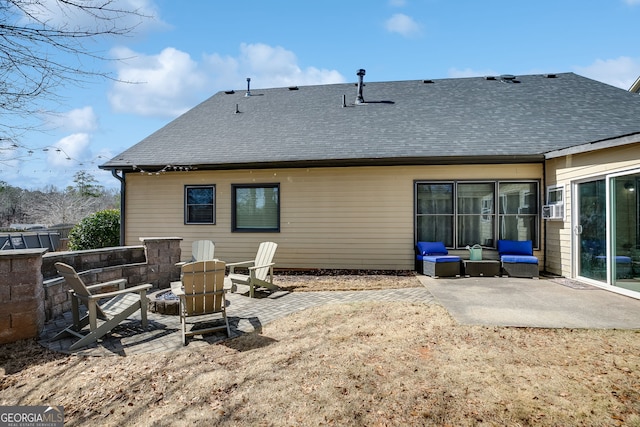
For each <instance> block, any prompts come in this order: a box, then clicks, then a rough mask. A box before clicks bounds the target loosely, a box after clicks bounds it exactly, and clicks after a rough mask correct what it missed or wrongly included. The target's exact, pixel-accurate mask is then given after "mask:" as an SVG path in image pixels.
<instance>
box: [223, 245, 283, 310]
mask: <svg viewBox="0 0 640 427" xmlns="http://www.w3.org/2000/svg"><path fill="white" fill-rule="evenodd" d="M277 248H278V244H277V243H273V242H262V243H260V246H259V247H258V252H257V254H256V258H255V259H254V260H251V261H242V262H234V263H231V264H227V265H228V266H229V279H230V280H231V291H232V292H235V291H236V289H237V285H238V284H241V285H248V286H249V297H251V298H253V296H254V290H255V288H260V287H263V288H268V289H271V290H274V291H275V290H279V289H280V288H279V287H278V286H276V285H274V284H273V266H274V265H275V263H274V262H273V256H274V255H275V253H276V249H277ZM235 267H248V269H249V274H238V273H236V272H235Z"/></svg>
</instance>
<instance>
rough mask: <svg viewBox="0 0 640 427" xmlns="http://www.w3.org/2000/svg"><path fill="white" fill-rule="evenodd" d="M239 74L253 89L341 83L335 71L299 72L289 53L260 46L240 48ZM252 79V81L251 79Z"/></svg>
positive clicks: (299, 69)
mask: <svg viewBox="0 0 640 427" xmlns="http://www.w3.org/2000/svg"><path fill="white" fill-rule="evenodd" d="M238 64H239V70H242V71H243V72H245V74H247V75H246V77H252V82H253V81H254V80H255V85H256V87H283V86H291V85H301V86H303V85H318V84H330V83H342V82H345V79H344V77H343V76H342V75H341V74H340V73H338V72H337V71H335V70H327V69H318V68H315V67H307V68H306V69H304V70H303V69H301V68H300V67H299V66H298V59H297V58H296V56H295V54H294V53H293V52H291V51H290V50H286V49H284V48H283V47H280V46H276V47H272V46H269V45H266V44H262V43H256V44H246V43H242V44H241V45H240V55H239V57H238ZM253 76H255V77H253Z"/></svg>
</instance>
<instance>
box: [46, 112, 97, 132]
mask: <svg viewBox="0 0 640 427" xmlns="http://www.w3.org/2000/svg"><path fill="white" fill-rule="evenodd" d="M48 121H49V122H50V123H51V125H52V126H53V127H55V128H60V129H63V130H65V131H70V132H92V131H95V130H96V129H97V128H98V118H97V116H96V114H95V112H94V111H93V107H91V106H86V107H83V108H76V109H75V110H71V111H67V112H66V113H60V114H54V113H51V114H50V115H49V116H48Z"/></svg>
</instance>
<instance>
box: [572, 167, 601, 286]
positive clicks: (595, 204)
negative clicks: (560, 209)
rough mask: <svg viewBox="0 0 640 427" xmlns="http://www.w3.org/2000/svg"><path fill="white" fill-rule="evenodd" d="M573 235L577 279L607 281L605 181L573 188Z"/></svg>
mask: <svg viewBox="0 0 640 427" xmlns="http://www.w3.org/2000/svg"><path fill="white" fill-rule="evenodd" d="M576 196H577V201H576V202H577V203H576V207H577V213H576V217H575V218H576V223H575V224H574V227H573V232H574V235H575V236H576V247H577V256H578V260H577V261H578V263H577V266H578V276H581V277H585V278H588V279H593V280H598V281H601V282H604V283H606V282H607V261H606V260H607V257H606V251H607V245H606V238H607V235H606V230H607V228H606V223H607V221H606V203H607V198H606V191H605V180H604V179H598V180H595V181H589V182H583V183H580V184H578V185H577V191H576Z"/></svg>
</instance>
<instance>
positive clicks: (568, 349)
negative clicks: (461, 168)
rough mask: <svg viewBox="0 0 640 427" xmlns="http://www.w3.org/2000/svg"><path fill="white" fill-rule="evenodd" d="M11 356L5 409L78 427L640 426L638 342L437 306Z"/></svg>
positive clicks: (5, 359) (637, 336)
mask: <svg viewBox="0 0 640 427" xmlns="http://www.w3.org/2000/svg"><path fill="white" fill-rule="evenodd" d="M299 280H302V279H299ZM334 280H335V281H340V280H342V278H341V277H335V278H334ZM354 280H355V278H354ZM360 280H367V279H366V278H360ZM394 280H395V279H389V282H390V283H389V286H394V285H392V284H391V282H393V281H394ZM413 280H414V281H415V278H414V279H413ZM400 281H401V282H405V280H404V279H402V280H400ZM406 282H407V283H405V284H407V285H408V284H409V283H410V282H411V278H408V279H407V281H406ZM414 284H415V282H414ZM301 286H302V287H303V288H309V285H308V284H307V285H301ZM323 286H324V285H323ZM336 287H340V285H339V284H336ZM0 351H1V352H0V370H1V369H4V372H2V378H1V380H0V405H16V404H19V405H43V404H51V405H64V408H65V418H66V424H65V425H71V426H73V425H76V426H78V425H90V424H91V425H113V426H123V425H143V426H144V425H166V426H169V425H202V426H209V425H230V426H235V425H237V426H246V425H252V426H285V425H286V426H289V425H291V426H294V425H295V426H298V425H305V426H307V425H356V426H357V425H366V426H408V425H416V426H422V425H455V426H464V425H490V426H494V425H495V426H498V425H499V426H502V425H515V426H518V425H522V426H526V425H548V426H558V425H572V426H573V425H584V426H598V425H603V426H605V425H606V426H609V425H629V426H640V333H639V332H638V331H615V330H607V331H604V330H565V329H559V330H550V329H529V328H498V327H474V326H459V325H457V324H456V323H455V321H454V320H453V319H452V318H451V317H450V316H449V315H448V313H447V312H446V311H445V310H444V309H443V308H442V307H440V306H438V305H436V304H433V305H420V304H411V305H407V304H400V303H367V304H344V305H336V306H325V307H320V308H315V309H311V310H306V311H304V312H300V313H297V314H295V315H292V316H289V317H287V318H284V319H280V320H278V321H275V322H272V323H269V324H267V325H266V326H264V327H263V330H262V333H261V334H247V335H244V336H240V337H238V338H235V339H231V340H227V341H224V342H222V343H220V344H216V345H211V346H209V347H208V348H202V349H195V347H194V348H190V347H189V346H187V347H185V348H184V349H181V350H180V351H177V352H174V353H171V354H164V355H145V356H128V357H115V356H114V357H102V358H80V357H76V356H65V355H61V354H57V353H52V352H49V351H47V350H43V349H42V348H41V347H39V346H38V345H37V344H35V343H33V342H30V341H29V342H21V343H15V344H11V345H5V346H3V347H1V348H0Z"/></svg>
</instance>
